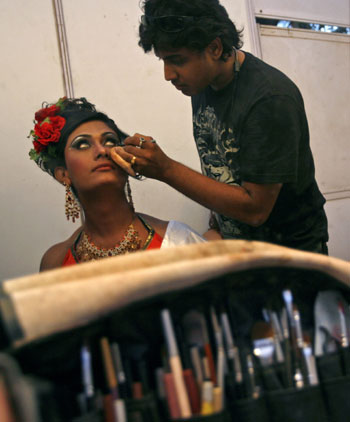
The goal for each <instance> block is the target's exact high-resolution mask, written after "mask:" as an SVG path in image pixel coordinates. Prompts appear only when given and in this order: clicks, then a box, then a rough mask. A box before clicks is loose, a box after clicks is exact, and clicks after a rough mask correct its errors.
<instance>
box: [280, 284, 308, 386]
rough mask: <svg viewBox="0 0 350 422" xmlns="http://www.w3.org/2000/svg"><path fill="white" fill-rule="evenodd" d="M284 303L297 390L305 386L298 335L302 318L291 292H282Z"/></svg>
mask: <svg viewBox="0 0 350 422" xmlns="http://www.w3.org/2000/svg"><path fill="white" fill-rule="evenodd" d="M282 295H283V299H284V303H285V305H286V310H287V315H288V321H289V328H290V331H289V333H290V339H291V351H292V358H293V362H292V364H293V367H294V368H293V377H294V384H295V386H296V387H297V388H301V387H303V386H304V382H305V380H304V375H303V371H302V367H303V365H302V361H301V348H300V346H301V343H300V341H301V342H302V340H300V335H299V333H298V330H299V327H298V326H297V325H298V323H300V317H299V316H298V313H294V305H293V295H292V292H291V290H288V289H287V290H283V292H282ZM298 338H299V345H298Z"/></svg>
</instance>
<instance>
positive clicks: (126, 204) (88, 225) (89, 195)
mask: <svg viewBox="0 0 350 422" xmlns="http://www.w3.org/2000/svg"><path fill="white" fill-rule="evenodd" d="M35 120H36V124H35V127H34V130H32V131H31V133H30V136H32V138H33V146H34V148H33V149H32V150H31V151H30V153H29V155H30V157H31V159H33V160H34V161H35V162H36V163H37V164H38V165H39V166H40V167H41V168H42V169H43V170H44V171H46V172H48V173H49V174H50V175H51V176H53V177H54V178H55V179H56V180H57V181H58V182H60V183H61V184H62V185H64V186H65V188H66V205H65V208H66V216H67V218H68V219H69V218H72V220H73V222H74V221H75V220H76V219H77V218H79V212H80V209H81V208H82V210H83V216H84V218H83V223H82V226H81V227H80V228H79V229H78V230H76V231H75V232H74V233H73V235H72V236H71V237H70V238H69V239H67V240H65V241H64V242H61V243H58V244H56V245H54V246H52V247H51V248H49V249H48V250H47V251H46V252H45V254H44V256H43V257H42V260H41V264H40V271H44V270H48V269H53V268H57V267H61V266H67V265H73V264H77V263H80V262H84V261H90V260H96V259H100V258H104V257H108V256H115V255H120V254H124V253H129V252H135V251H138V250H145V249H154V248H161V247H162V248H164V247H168V246H172V245H177V244H185V243H193V242H202V241H204V239H203V238H202V237H201V236H200V235H199V234H197V233H196V232H195V231H193V230H192V229H190V228H189V227H188V226H187V225H185V224H182V223H179V222H176V221H170V222H167V221H162V220H159V219H157V218H154V217H151V216H148V215H143V214H139V213H136V212H135V210H134V207H133V203H132V199H131V191H130V186H129V182H128V174H127V173H126V172H125V171H124V170H123V169H122V167H120V166H119V165H118V164H116V162H115V161H113V160H112V158H111V152H112V151H113V152H112V154H113V157H114V159H115V160H116V161H117V162H120V163H121V164H122V166H123V167H124V168H125V165H126V169H127V170H128V172H129V173H131V174H134V173H133V171H132V167H131V166H130V164H129V168H127V165H128V163H125V162H124V163H123V162H122V161H120V160H119V161H118V159H119V156H118V154H117V152H116V151H117V150H114V149H115V147H117V146H120V145H121V144H122V143H123V140H124V139H125V138H126V136H127V135H126V134H125V133H123V132H122V131H121V130H120V129H118V127H117V126H116V124H115V123H114V121H113V120H111V119H110V118H109V117H108V116H107V115H106V114H104V113H101V112H98V111H97V110H96V109H95V106H94V105H93V104H91V103H89V102H88V101H87V100H86V99H85V98H79V99H67V98H61V99H60V100H59V101H58V102H57V103H56V104H53V105H46V107H44V108H42V109H40V110H39V111H38V112H36V113H35ZM144 142H150V141H146V140H144V139H143V138H142V137H140V147H141V146H142V144H143V143H144ZM77 200H78V201H79V204H80V205H79V204H78V202H77Z"/></svg>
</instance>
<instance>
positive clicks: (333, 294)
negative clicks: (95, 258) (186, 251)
mask: <svg viewBox="0 0 350 422" xmlns="http://www.w3.org/2000/svg"><path fill="white" fill-rule="evenodd" d="M200 248H203V247H202V246H201V247H200ZM204 249H205V247H204ZM205 252H206V253H204V256H205V261H206V262H208V260H210V256H209V254H208V251H205ZM240 253H241V251H240ZM283 253H284V256H283V259H282V261H278V260H276V254H274V256H273V261H271V263H269V262H267V260H266V259H265V261H264V264H263V265H261V264H258V265H255V264H253V265H251V263H250V264H249V263H248V264H247V265H243V266H242V259H241V258H240V259H241V260H237V263H235V264H234V265H237V267H238V268H234V267H231V268H230V269H222V264H223V263H222V262H221V263H220V265H218V268H219V267H220V270H218V271H217V272H216V271H215V272H214V273H213V272H210V271H207V270H206V271H205V274H204V272H203V270H202V267H203V266H204V261H202V262H201V263H200V265H199V267H200V270H199V272H198V273H196V274H195V271H194V268H195V266H196V265H197V264H196V263H195V262H194V261H193V262H192V269H191V270H190V271H189V272H187V277H188V278H187V284H186V282H185V283H184V284H182V281H181V280H180V279H179V274H175V275H174V273H175V272H176V271H174V268H173V267H172V268H171V269H170V270H171V271H169V277H171V288H169V285H168V286H167V287H166V288H164V284H163V282H162V281H159V283H158V282H157V287H156V288H155V290H154V291H153V292H152V293H151V294H149V295H148V297H146V295H147V293H146V292H142V294H141V295H140V296H139V299H138V300H130V301H129V302H127V300H128V299H127V300H126V301H125V300H124V302H123V303H124V305H123V306H121V305H118V307H116V308H115V309H114V310H113V311H108V312H106V313H105V314H101V315H100V316H99V317H98V318H94V319H92V320H90V321H88V322H84V321H82V322H81V323H80V324H79V325H76V326H75V327H74V328H70V329H68V330H61V331H57V332H53V333H52V335H45V336H42V337H41V338H37V339H35V340H31V341H26V342H25V343H23V344H21V345H20V346H18V345H17V346H14V345H13V344H12V345H11V344H10V345H7V347H4V348H3V353H0V416H1V417H0V420H1V421H2V422H10V421H11V422H13V421H15V422H17V421H19V422H22V421H25V422H50V421H55V422H56V421H57V422H61V421H62V422H63V421H64V422H66V421H68V422H98V421H105V422H168V421H169V422H170V421H173V422H178V421H188V422H192V421H193V422H196V421H197V422H231V421H232V422H250V421H252V422H253V421H254V422H260V421H261V422H265V421H272V422H282V421H283V422H285V421H286V422H292V421H293V422H299V421H305V422H328V421H329V422H338V421H346V420H348V419H349V418H350V417H349V416H348V415H349V414H350V399H349V398H350V346H349V345H350V308H349V304H350V288H349V286H350V273H348V269H349V270H350V266H348V265H347V264H346V265H345V266H343V265H340V266H339V267H337V265H338V263H337V262H334V261H333V260H332V259H331V258H327V257H321V260H322V265H321V266H320V267H317V265H315V266H314V265H313V264H310V260H309V258H310V257H311V258H312V256H313V255H314V254H312V256H311V255H310V254H308V255H307V258H308V260H307V264H305V265H301V264H299V263H297V264H296V265H295V264H294V265H286V263H287V262H288V260H286V259H285V258H286V256H285V251H283ZM146 254H147V253H145V254H140V256H141V255H143V256H144V257H145V256H146ZM220 254H221V252H220ZM301 254H303V253H301ZM153 255H154V256H156V255H157V253H155V254H153ZM324 258H325V260H324ZM130 259H131V257H129V258H128V260H130ZM230 259H231V258H230ZM315 259H317V260H318V259H319V258H318V257H316V258H315ZM254 260H255V261H256V256H255V257H254ZM330 261H332V262H330ZM305 262H306V261H305ZM325 262H326V263H327V262H329V263H330V265H329V268H330V270H328V269H326V270H325V268H326V267H327V265H326V266H325ZM331 264H332V265H331ZM89 265H90V264H89ZM118 265H119V263H118ZM135 265H136V264H135ZM178 265H179V263H177V271H178V272H179V273H182V269H181V270H179V266H178ZM211 265H212V264H211ZM216 265H217V264H214V266H216ZM224 265H225V264H224ZM136 266H137V265H136ZM86 268H87V267H86ZM153 270H154V267H152V271H153ZM145 271H149V268H147V269H146V270H145ZM199 273H203V274H204V275H203V278H202V279H200V277H199V276H198V274H199ZM145 274H146V273H143V277H145ZM194 274H195V275H194ZM124 277H125V274H124ZM152 277H153V283H156V282H155V281H154V280H155V278H154V272H153V275H152ZM185 278H186V277H185ZM121 280H122V279H121ZM124 280H125V279H124ZM144 280H145V278H144ZM176 280H177V281H178V284H177V283H176ZM185 281H186V280H185ZM80 282H81V280H80ZM21 283H22V284H21V286H23V282H21ZM144 283H145V281H144ZM180 283H181V285H180ZM37 284H38V281H37V280H36V285H37ZM63 284H64V283H63ZM63 284H62V281H61V288H62V287H63ZM142 284H143V283H140V284H139V285H138V287H137V286H136V285H135V291H137V292H138V294H139V293H140V285H142ZM5 287H6V286H5ZM51 288H53V286H52V285H51ZM123 289H124V290H125V285H124V287H123ZM148 289H149V287H148ZM124 290H123V291H124ZM124 293H125V292H124ZM110 294H111V293H110ZM120 294H121V293H120ZM130 294H131V295H132V292H131V293H130ZM22 296H23V290H22ZM125 297H128V296H127V295H126V296H125ZM1 300H2V299H1ZM1 300H0V302H1ZM13 302H14V301H13ZM0 305H1V304H0ZM0 308H1V306H0ZM3 309H4V307H2V317H3V318H4V312H3ZM17 309H19V305H18V308H17ZM7 325H8V324H7V322H6V321H4V319H3V320H2V329H3V331H2V332H0V337H1V336H5V335H6V336H7V337H8V334H9V332H10V330H9V328H8V326H7ZM1 338H2V337H1ZM15 384H16V386H17V387H16V388H14V385H15ZM6 397H7V399H6ZM9 397H10V399H9ZM1 403H9V410H8V415H10V414H11V409H12V419H10V418H8V419H5V418H4V417H2V416H3V415H5V413H3V414H2V413H1V408H2V405H1ZM28 403H29V404H28ZM14 408H15V409H16V410H13V409H14ZM23 412H25V416H23Z"/></svg>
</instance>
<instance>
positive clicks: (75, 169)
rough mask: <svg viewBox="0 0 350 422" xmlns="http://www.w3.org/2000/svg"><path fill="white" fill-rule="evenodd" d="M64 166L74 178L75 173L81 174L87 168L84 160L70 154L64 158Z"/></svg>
mask: <svg viewBox="0 0 350 422" xmlns="http://www.w3.org/2000/svg"><path fill="white" fill-rule="evenodd" d="M66 166H67V170H68V173H69V175H70V177H71V178H72V179H74V178H75V176H76V175H80V174H83V173H84V172H85V171H86V168H87V167H86V162H85V160H81V159H80V158H78V157H72V156H71V157H69V158H66Z"/></svg>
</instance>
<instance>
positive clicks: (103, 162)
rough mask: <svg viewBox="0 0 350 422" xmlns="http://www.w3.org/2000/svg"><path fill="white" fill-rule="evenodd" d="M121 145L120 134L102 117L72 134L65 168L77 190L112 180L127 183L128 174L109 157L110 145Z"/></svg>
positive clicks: (122, 185)
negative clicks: (102, 119)
mask: <svg viewBox="0 0 350 422" xmlns="http://www.w3.org/2000/svg"><path fill="white" fill-rule="evenodd" d="M118 145H120V139H119V137H118V135H117V134H116V133H115V132H114V131H113V130H112V129H111V128H110V127H109V126H108V125H107V124H106V123H104V122H103V121H101V120H91V121H89V122H86V123H82V124H81V125H80V126H78V127H77V128H76V129H75V130H74V131H73V132H72V133H71V134H70V135H69V137H68V139H67V144H66V147H65V151H64V154H65V160H66V168H67V171H68V175H69V178H70V180H71V183H72V184H73V186H74V187H75V189H76V190H77V191H78V192H82V191H87V190H90V189H92V188H95V187H97V186H100V185H105V184H111V183H112V184H114V185H115V184H116V183H117V184H118V183H119V185H120V186H121V187H124V185H125V182H126V178H127V175H126V173H125V172H124V171H123V170H122V169H121V168H120V167H119V166H117V165H116V164H115V163H114V162H113V161H112V160H111V158H110V150H111V148H113V147H115V146H118Z"/></svg>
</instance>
